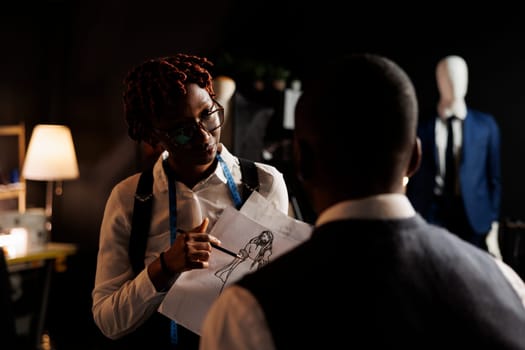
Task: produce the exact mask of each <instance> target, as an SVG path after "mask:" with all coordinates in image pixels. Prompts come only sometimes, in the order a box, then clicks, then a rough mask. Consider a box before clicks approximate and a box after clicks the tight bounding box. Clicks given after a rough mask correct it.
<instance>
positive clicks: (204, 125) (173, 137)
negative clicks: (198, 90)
mask: <svg viewBox="0 0 525 350" xmlns="http://www.w3.org/2000/svg"><path fill="white" fill-rule="evenodd" d="M213 103H214V105H215V107H216V108H215V109H214V110H212V111H211V112H209V113H208V114H205V115H203V116H201V118H200V120H199V121H196V120H192V121H189V122H185V123H179V124H177V125H175V126H174V127H173V128H171V129H169V130H160V129H156V128H153V131H154V132H156V133H157V134H159V135H162V136H164V137H166V138H167V139H168V140H169V141H170V142H173V143H175V144H177V145H181V146H182V145H185V144H187V143H188V142H190V141H191V139H192V138H193V136H195V134H196V133H198V132H199V129H204V130H206V132H208V133H212V132H214V131H215V130H217V129H218V128H220V127H221V126H222V124H223V123H224V107H222V106H221V105H220V104H219V102H217V101H215V100H213Z"/></svg>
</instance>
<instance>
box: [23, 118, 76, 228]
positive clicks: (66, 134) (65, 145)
mask: <svg viewBox="0 0 525 350" xmlns="http://www.w3.org/2000/svg"><path fill="white" fill-rule="evenodd" d="M22 174H23V176H24V177H25V178H26V180H36V181H47V188H46V206H45V215H46V217H47V223H46V226H47V227H46V228H47V230H48V232H50V231H51V216H52V214H53V192H55V194H56V195H61V194H62V180H72V179H76V178H78V176H79V171H78V164H77V157H76V153H75V146H74V144H73V137H72V136H71V131H70V129H69V128H68V127H67V126H64V125H54V124H38V125H36V126H35V128H34V129H33V133H32V135H31V139H30V140H29V146H28V148H27V153H26V157H25V161H24V166H23V170H22ZM55 183H56V186H55Z"/></svg>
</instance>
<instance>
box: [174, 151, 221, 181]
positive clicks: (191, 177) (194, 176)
mask: <svg viewBox="0 0 525 350" xmlns="http://www.w3.org/2000/svg"><path fill="white" fill-rule="evenodd" d="M168 164H169V167H170V168H171V171H172V173H173V175H174V176H175V180H176V181H180V182H182V183H183V184H185V185H186V186H187V187H188V188H193V187H194V186H195V185H196V184H198V183H199V182H200V181H202V180H204V179H206V178H207V177H208V176H210V175H211V174H212V173H213V172H214V171H215V169H216V167H217V158H215V159H214V160H213V162H211V163H209V164H204V165H196V166H193V167H187V166H186V167H180V166H177V165H175V164H173V160H172V159H170V158H168Z"/></svg>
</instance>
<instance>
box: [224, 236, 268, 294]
mask: <svg viewBox="0 0 525 350" xmlns="http://www.w3.org/2000/svg"><path fill="white" fill-rule="evenodd" d="M272 244H273V233H272V232H271V231H268V230H265V231H262V232H261V233H260V234H259V235H257V236H256V237H253V238H251V239H250V240H249V241H248V243H246V245H245V246H244V248H241V249H240V250H239V254H238V255H239V256H241V257H240V258H234V259H233V260H232V261H230V262H229V263H228V264H226V265H224V266H223V267H221V268H220V269H218V270H217V271H216V272H215V276H217V277H218V278H219V279H220V280H221V281H222V282H223V283H222V286H221V292H222V289H223V288H224V286H225V285H226V282H227V281H228V279H229V278H230V275H231V274H232V272H234V270H235V269H236V268H237V266H239V265H240V264H241V263H244V262H246V263H249V266H247V267H246V270H253V269H256V270H257V269H259V268H260V267H262V266H264V265H266V264H267V263H268V262H269V261H270V255H272Z"/></svg>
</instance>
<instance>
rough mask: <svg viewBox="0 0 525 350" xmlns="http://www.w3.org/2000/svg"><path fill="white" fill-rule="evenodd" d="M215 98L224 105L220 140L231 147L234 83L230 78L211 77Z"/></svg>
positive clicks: (222, 76)
mask: <svg viewBox="0 0 525 350" xmlns="http://www.w3.org/2000/svg"><path fill="white" fill-rule="evenodd" d="M213 89H214V90H215V94H216V96H215V98H216V99H217V101H218V102H219V103H220V104H221V105H222V106H223V107H224V124H223V125H222V127H221V142H222V143H223V144H224V145H225V146H226V147H227V148H228V149H233V120H232V118H233V114H232V112H231V111H232V108H231V107H232V98H233V94H234V93H235V89H236V84H235V80H233V79H232V78H230V77H228V76H225V75H219V76H217V77H215V79H213Z"/></svg>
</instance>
